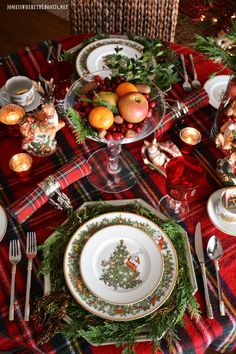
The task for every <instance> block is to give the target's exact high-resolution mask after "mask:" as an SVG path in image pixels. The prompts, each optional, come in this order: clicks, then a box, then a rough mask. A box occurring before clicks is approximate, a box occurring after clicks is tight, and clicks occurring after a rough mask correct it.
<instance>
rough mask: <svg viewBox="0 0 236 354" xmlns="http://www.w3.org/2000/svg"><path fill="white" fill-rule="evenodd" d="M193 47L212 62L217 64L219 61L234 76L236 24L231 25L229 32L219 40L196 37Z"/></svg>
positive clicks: (235, 65) (235, 67) (235, 70)
mask: <svg viewBox="0 0 236 354" xmlns="http://www.w3.org/2000/svg"><path fill="white" fill-rule="evenodd" d="M220 39H221V40H220ZM222 41H223V42H222ZM227 42H228V45H227ZM194 47H195V48H196V49H197V50H199V51H200V52H203V53H204V54H206V55H207V56H209V57H210V59H212V60H213V61H215V62H219V60H220V61H221V62H222V64H223V66H224V67H228V68H229V69H231V70H232V72H233V73H234V74H236V52H235V50H236V22H234V23H233V25H232V29H231V31H230V32H229V33H225V34H224V35H223V36H222V37H221V38H219V37H218V38H214V37H212V36H209V37H206V38H205V37H203V36H200V35H196V42H195V44H194Z"/></svg>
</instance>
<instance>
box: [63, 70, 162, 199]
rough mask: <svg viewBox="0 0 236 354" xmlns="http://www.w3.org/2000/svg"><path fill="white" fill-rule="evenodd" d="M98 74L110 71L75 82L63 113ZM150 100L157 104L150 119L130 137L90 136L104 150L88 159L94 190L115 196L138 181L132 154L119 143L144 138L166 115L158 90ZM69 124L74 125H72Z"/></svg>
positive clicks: (103, 74) (102, 75)
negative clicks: (109, 138) (118, 138)
mask: <svg viewBox="0 0 236 354" xmlns="http://www.w3.org/2000/svg"><path fill="white" fill-rule="evenodd" d="M97 75H98V76H100V77H101V78H103V79H104V78H106V77H108V78H110V77H111V72H110V70H102V71H99V72H95V73H92V74H88V75H87V76H85V77H83V78H81V79H79V80H77V81H76V82H74V84H73V85H72V86H71V87H70V89H69V91H68V92H67V95H66V97H65V103H64V109H65V111H67V110H68V109H69V108H70V107H72V108H73V107H74V106H75V102H76V96H77V95H78V92H80V90H81V88H82V87H84V85H85V84H86V83H88V82H91V81H93V79H94V78H95V76H97ZM152 100H155V102H156V105H155V108H154V109H153V110H152V116H151V117H149V118H148V119H146V120H145V122H144V123H143V129H142V130H141V131H140V132H138V133H136V134H135V135H134V136H133V137H131V138H125V137H124V138H123V139H121V140H114V139H112V140H109V141H108V140H106V139H105V138H99V137H95V138H94V137H89V138H90V139H93V140H96V141H98V142H101V143H105V144H106V147H105V148H101V149H99V150H97V151H95V152H94V153H93V154H92V155H91V156H90V157H89V159H88V162H89V163H90V165H91V167H92V173H91V174H90V175H89V176H88V177H87V178H88V180H89V182H90V183H91V184H92V185H93V186H94V187H95V188H97V189H99V190H101V191H104V192H108V193H117V192H121V191H124V190H127V189H129V188H131V187H132V186H133V185H134V184H135V183H136V182H137V172H138V170H139V166H138V164H137V162H136V159H135V158H134V157H133V156H132V154H130V153H129V152H128V151H125V150H123V149H122V144H128V143H133V142H136V141H138V140H140V139H144V138H145V137H146V136H148V135H150V134H151V133H153V132H154V131H155V130H156V129H158V127H159V126H160V124H161V122H162V118H163V117H164V115H165V101H164V98H163V96H162V93H161V91H159V90H158V89H157V88H155V90H154V92H152ZM70 124H71V125H72V126H73V123H72V122H70ZM88 124H89V123H88Z"/></svg>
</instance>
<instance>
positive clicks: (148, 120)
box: [64, 70, 165, 192]
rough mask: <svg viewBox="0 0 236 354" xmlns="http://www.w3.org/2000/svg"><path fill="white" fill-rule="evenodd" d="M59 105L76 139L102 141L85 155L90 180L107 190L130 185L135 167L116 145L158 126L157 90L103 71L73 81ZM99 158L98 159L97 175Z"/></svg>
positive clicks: (159, 94) (161, 109) (159, 104)
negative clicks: (98, 147) (102, 144)
mask: <svg viewBox="0 0 236 354" xmlns="http://www.w3.org/2000/svg"><path fill="white" fill-rule="evenodd" d="M64 109H65V112H66V115H67V118H68V121H69V124H70V125H71V126H72V127H73V130H74V131H75V133H76V137H77V140H78V142H82V141H84V139H85V138H90V139H93V140H96V141H99V142H102V143H106V144H107V148H103V149H100V150H98V151H96V152H95V153H94V154H93V155H91V157H90V158H89V163H90V164H91V166H92V170H93V172H92V174H91V175H90V176H89V177H88V179H89V181H90V183H91V184H92V185H93V186H95V187H96V188H98V189H99V190H103V191H106V192H120V191H123V190H126V189H128V188H130V187H131V186H133V185H134V184H135V183H136V182H137V178H136V176H135V173H134V171H135V170H136V171H137V169H139V168H138V166H137V162H136V160H135V158H134V157H132V156H131V155H130V154H129V153H128V152H127V151H121V144H128V143H132V142H134V141H138V140H141V139H144V138H145V137H147V136H148V135H150V134H151V133H153V132H154V131H155V130H156V129H158V128H159V127H160V125H161V123H162V119H163V117H164V115H165V101H164V98H163V94H162V92H161V91H160V90H159V89H158V88H157V87H156V86H154V85H153V86H148V85H145V84H142V83H135V82H129V81H127V80H126V79H125V77H112V76H111V72H110V71H109V70H103V71H99V72H95V73H93V74H89V75H87V76H85V77H83V78H81V79H79V80H77V81H76V82H74V84H73V85H72V86H71V87H70V89H69V91H68V92H67V95H66V97H65V103H64ZM98 161H102V164H103V168H102V169H103V171H102V173H101V167H100V166H99V165H98ZM104 165H105V167H106V173H105V172H104ZM132 167H133V168H132ZM104 173H105V175H104ZM98 180H99V181H98Z"/></svg>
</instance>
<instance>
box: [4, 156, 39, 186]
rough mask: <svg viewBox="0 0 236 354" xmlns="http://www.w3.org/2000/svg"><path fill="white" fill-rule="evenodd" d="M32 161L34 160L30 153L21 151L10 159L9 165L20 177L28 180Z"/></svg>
mask: <svg viewBox="0 0 236 354" xmlns="http://www.w3.org/2000/svg"><path fill="white" fill-rule="evenodd" d="M32 163H33V160H32V157H31V156H30V155H29V154H26V153H19V154H16V155H13V156H12V158H11V159H10V161H9V166H10V168H11V170H12V171H14V172H15V173H16V174H17V175H18V176H19V177H20V178H22V179H24V180H28V179H29V175H30V172H31V167H32Z"/></svg>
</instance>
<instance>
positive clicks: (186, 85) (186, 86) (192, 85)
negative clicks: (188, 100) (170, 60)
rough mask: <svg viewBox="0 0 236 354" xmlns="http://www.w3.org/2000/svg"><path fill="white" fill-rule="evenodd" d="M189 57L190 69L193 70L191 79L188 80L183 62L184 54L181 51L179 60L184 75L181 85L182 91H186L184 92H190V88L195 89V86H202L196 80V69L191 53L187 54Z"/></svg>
mask: <svg viewBox="0 0 236 354" xmlns="http://www.w3.org/2000/svg"><path fill="white" fill-rule="evenodd" d="M189 59H190V62H191V66H192V71H193V80H190V78H189V75H188V72H187V68H186V64H185V56H184V54H182V53H181V54H180V60H181V63H182V68H183V75H184V82H183V84H182V86H183V89H184V91H186V92H190V91H191V90H192V88H194V89H196V88H200V87H201V86H202V85H201V83H200V81H199V80H198V76H197V71H196V67H195V64H194V58H193V55H192V54H189Z"/></svg>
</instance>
